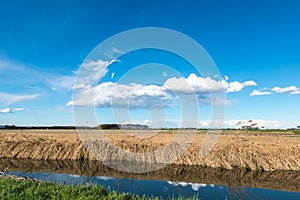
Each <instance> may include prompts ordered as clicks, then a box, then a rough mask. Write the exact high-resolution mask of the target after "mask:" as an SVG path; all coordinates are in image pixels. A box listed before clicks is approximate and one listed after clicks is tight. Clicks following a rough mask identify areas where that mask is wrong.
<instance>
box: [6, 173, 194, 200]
mask: <svg viewBox="0 0 300 200" xmlns="http://www.w3.org/2000/svg"><path fill="white" fill-rule="evenodd" d="M0 199H3V200H5V199H14V200H18V199H22V200H27V199H28V200H29V199H30V200H32V199H57V200H61V199H63V200H68V199H70V200H73V199H95V200H98V199H116V200H118V199H119V200H131V199H132V200H139V199H142V200H143V199H160V198H159V197H147V196H137V195H132V194H128V193H117V192H115V191H111V192H110V191H108V190H106V189H104V188H102V187H101V186H98V185H89V186H86V185H59V184H56V183H48V182H40V181H34V180H27V179H21V180H17V179H15V178H0ZM170 199H175V198H170ZM178 199H186V198H178ZM189 199H197V198H196V197H193V198H189Z"/></svg>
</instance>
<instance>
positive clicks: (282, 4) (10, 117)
mask: <svg viewBox="0 0 300 200" xmlns="http://www.w3.org/2000/svg"><path fill="white" fill-rule="evenodd" d="M299 8H300V2H298V1H292V0H288V1H272V0H265V1H253V0H252V1H247V0H246V1H237V0H236V1H214V0H213V1H188V2H186V1H156V0H151V1H135V0H132V1H1V0H0V30H1V31H0V77H1V79H0V85H1V87H0V124H16V125H72V124H74V119H73V111H72V106H70V102H71V101H72V94H73V85H74V80H75V77H76V74H77V72H78V70H79V68H80V66H81V65H82V63H83V62H84V60H85V58H86V57H87V56H88V55H89V53H90V52H91V51H92V50H93V49H94V48H95V47H96V46H97V45H98V44H99V43H100V42H102V41H104V40H105V39H107V38H108V37H111V36H113V35H115V34H117V33H120V32H122V31H126V30H129V29H133V28H140V27H163V28H168V29H173V30H176V31H179V32H181V33H184V34H186V35H187V36H189V37H191V38H193V39H194V40H196V41H197V42H198V43H199V44H201V45H202V46H203V47H204V48H205V50H206V51H207V52H208V53H209V55H210V56H211V58H212V59H213V61H214V62H215V64H216V65H217V67H218V70H219V71H220V74H221V78H222V80H223V81H224V82H225V83H228V84H230V83H232V82H234V81H237V82H238V83H240V84H243V83H245V82H246V81H253V82H255V84H250V85H248V86H246V85H244V86H243V87H242V89H240V90H239V91H237V90H236V91H234V92H230V91H229V90H230V89H229V88H228V87H226V88H224V89H225V92H226V96H227V103H226V116H225V122H224V124H225V125H224V126H225V127H230V126H234V125H235V124H236V122H237V121H239V120H242V121H247V120H249V119H252V120H254V121H255V120H256V122H257V123H259V125H260V126H262V125H264V126H266V127H270V128H272V127H274V128H287V127H294V126H296V125H300V115H299V112H300V104H299V102H300V101H299V100H300V89H299V88H300V79H299V77H300V70H299V68H300V39H299V35H300V26H299V24H300V13H299ZM151 62H157V63H162V64H165V65H167V66H169V67H170V68H171V69H176V70H177V72H179V73H180V75H181V77H183V78H185V80H192V79H188V77H189V75H190V74H192V73H195V71H193V70H192V67H191V66H189V65H188V63H186V62H185V61H184V60H182V59H180V58H176V56H174V55H170V54H168V53H166V52H156V51H140V52H132V53H129V54H128V55H124V56H122V57H121V58H120V60H118V61H117V62H114V63H112V65H111V66H110V67H109V70H108V72H107V74H106V77H104V78H103V79H102V80H100V81H99V85H100V86H101V83H105V82H113V83H116V82H117V81H120V78H122V76H121V75H124V74H125V72H128V71H129V70H130V69H132V68H133V67H135V66H138V65H142V64H147V63H151ZM154 69H155V70H154ZM160 70H162V71H160ZM173 71H174V70H173ZM164 72H165V73H164ZM112 73H114V75H112ZM172 77H173V78H174V77H177V78H178V77H179V74H176V73H172V70H170V69H169V71H168V69H167V68H166V67H165V68H164V67H161V66H158V67H157V66H156V67H155V66H152V68H151V66H148V68H147V67H144V68H139V69H136V71H133V72H131V75H130V76H127V78H128V80H127V82H126V76H125V79H122V80H121V82H122V81H123V82H122V83H124V84H129V82H131V83H139V84H141V85H143V86H145V85H147V84H148V85H149V84H150V85H151V80H153V81H152V85H155V84H156V85H158V86H159V88H156V89H155V91H160V89H161V87H162V86H163V85H164V83H165V82H166V81H167V80H168V79H171V78H172ZM196 77H197V78H200V75H199V74H196ZM227 77H228V78H229V79H227ZM202 78H204V77H202ZM129 80H130V81H129ZM195 80H201V79H195ZM124 81H125V82H124ZM142 89H143V91H144V89H147V88H145V87H142ZM148 89H149V88H148ZM231 89H233V86H232V87H231ZM147 91H149V90H147ZM150 92H152V90H150ZM162 92H164V91H163V90H162ZM151 94H152V93H151ZM162 95H165V94H164V93H162ZM200 96H201V95H200ZM102 97H103V95H102ZM105 97H106V96H105ZM107 97H108V98H109V96H107ZM146 97H149V93H147V95H146V96H145V98H146ZM160 97H161V96H160ZM160 97H158V98H160ZM143 98H144V97H143ZM68 103H69V104H68ZM133 103H134V102H133ZM67 104H68V105H67ZM103 105H104V104H101V103H98V104H97V105H96V108H95V110H96V113H97V118H98V122H99V123H112V122H114V119H113V114H112V110H111V109H110V108H109V106H107V105H106V106H103ZM120 109H121V108H120ZM178 109H179V108H178V105H177V106H167V107H166V108H165V111H164V113H165V115H166V116H168V120H169V122H168V123H167V124H164V125H165V126H178V121H180V113H178ZM190 109H191V108H190ZM151 112H153V113H152V114H153V116H155V117H157V118H159V116H161V115H162V113H160V112H161V110H159V109H157V110H156V109H153V110H152V111H151ZM156 112H157V113H156ZM130 113H131V117H132V121H133V122H137V123H149V121H151V119H150V118H149V111H148V110H147V109H146V108H139V106H137V108H134V109H132V110H130ZM200 113H201V114H200V115H201V116H200V119H199V120H200V121H201V123H200V125H201V126H206V125H207V121H209V120H210V118H211V105H208V104H206V103H203V102H202V103H200ZM186 124H187V126H188V119H187V122H186ZM150 125H151V124H150ZM152 125H153V124H152ZM157 125H162V124H160V123H158V124H157Z"/></svg>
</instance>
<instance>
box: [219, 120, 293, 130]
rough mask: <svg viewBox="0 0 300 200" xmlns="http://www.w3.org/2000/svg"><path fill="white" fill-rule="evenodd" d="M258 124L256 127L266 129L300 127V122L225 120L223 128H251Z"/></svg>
mask: <svg viewBox="0 0 300 200" xmlns="http://www.w3.org/2000/svg"><path fill="white" fill-rule="evenodd" d="M253 124H256V125H255V127H258V128H262V127H264V128H266V129H287V128H296V127H297V125H299V123H298V122H293V121H274V120H263V119H251V120H242V119H241V120H225V121H224V126H223V128H241V126H249V125H253Z"/></svg>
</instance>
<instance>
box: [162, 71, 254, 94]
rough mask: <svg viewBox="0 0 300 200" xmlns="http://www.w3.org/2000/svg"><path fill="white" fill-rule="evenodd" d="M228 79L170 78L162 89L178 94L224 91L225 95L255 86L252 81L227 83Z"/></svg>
mask: <svg viewBox="0 0 300 200" xmlns="http://www.w3.org/2000/svg"><path fill="white" fill-rule="evenodd" d="M228 79H229V78H228V77H226V78H225V80H219V81H216V80H213V79H211V78H210V77H206V78H203V77H198V76H197V75H196V74H194V73H192V74H190V75H189V76H188V77H187V78H183V77H180V78H176V77H173V78H170V79H168V80H167V81H166V82H165V84H164V87H166V88H168V89H170V90H172V91H175V92H178V93H186V94H190V93H196V94H198V93H200V94H201V93H209V92H219V91H222V90H224V91H225V92H226V93H231V92H240V91H241V90H242V89H243V88H245V87H249V86H256V85H257V84H256V83H255V82H254V81H246V82H242V83H241V82H238V81H234V82H228V81H227V80H228Z"/></svg>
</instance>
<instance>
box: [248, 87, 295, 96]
mask: <svg viewBox="0 0 300 200" xmlns="http://www.w3.org/2000/svg"><path fill="white" fill-rule="evenodd" d="M275 93H278V94H287V93H288V94H289V95H297V94H300V88H297V87H296V86H293V85H292V86H288V87H284V88H281V87H273V88H272V89H269V88H263V89H260V90H253V92H252V93H251V94H250V96H261V95H270V94H275Z"/></svg>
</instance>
